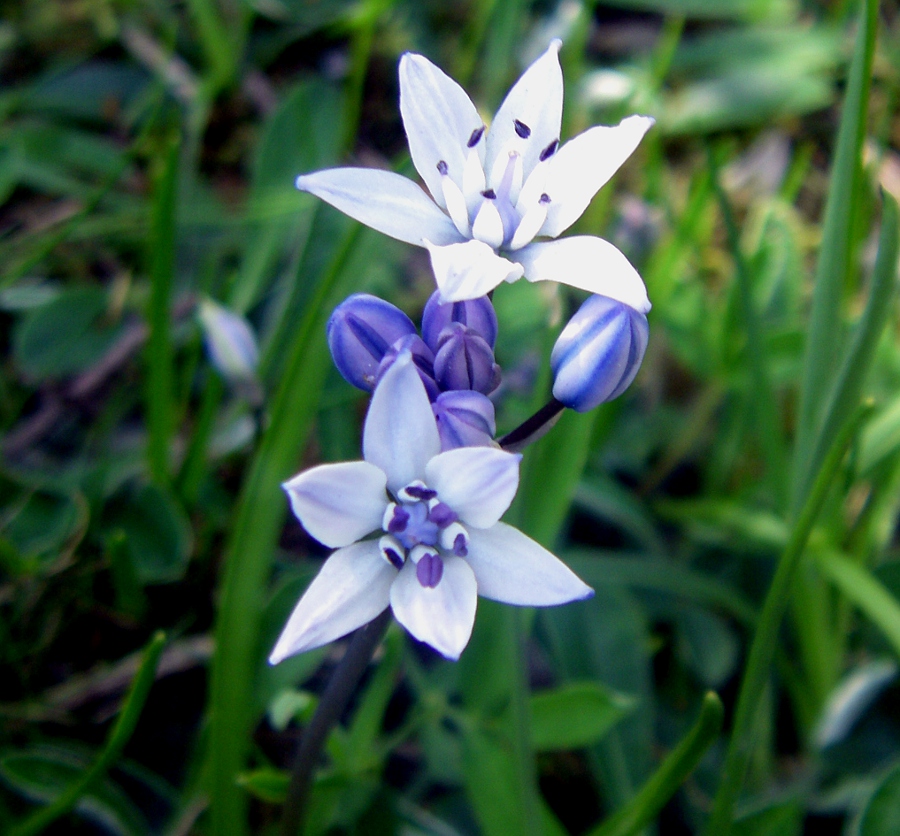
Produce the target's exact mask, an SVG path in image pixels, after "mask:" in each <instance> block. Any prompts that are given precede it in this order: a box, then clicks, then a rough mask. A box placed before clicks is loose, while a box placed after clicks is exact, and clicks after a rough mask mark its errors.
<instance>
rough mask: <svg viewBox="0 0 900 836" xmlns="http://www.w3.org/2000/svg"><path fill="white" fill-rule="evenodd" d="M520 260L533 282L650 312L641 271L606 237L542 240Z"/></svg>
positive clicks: (521, 253)
mask: <svg viewBox="0 0 900 836" xmlns="http://www.w3.org/2000/svg"><path fill="white" fill-rule="evenodd" d="M455 246H460V245H459V244H457V245H455ZM516 258H517V259H518V261H519V262H521V264H522V266H523V267H524V268H525V276H526V278H527V279H528V281H530V282H560V283H561V284H567V285H569V286H570V287H577V288H578V289H579V290H586V291H588V293H597V294H599V295H600V296H609V297H610V299H616V300H618V301H619V302H624V303H625V304H626V305H631V307H632V308H634V309H635V310H637V311H640V312H641V313H644V314H645V313H647V311H649V310H650V300H649V299H648V298H647V288H646V287H644V282H643V280H642V279H641V277H640V275H639V274H638V271H637V270H635V269H634V267H632V266H631V262H629V261H628V259H627V258H625V256H624V254H623V253H622V252H621V251H620V250H618V249H617V248H616V247H614V246H613V245H612V244H610V243H609V241H604V240H603V239H602V238H595V237H593V236H592V235H576V236H573V237H572V238H560V239H559V240H557V241H538V242H536V243H534V244H529V245H528V246H527V247H523V248H522V249H521V250H518V251H517V252H516Z"/></svg>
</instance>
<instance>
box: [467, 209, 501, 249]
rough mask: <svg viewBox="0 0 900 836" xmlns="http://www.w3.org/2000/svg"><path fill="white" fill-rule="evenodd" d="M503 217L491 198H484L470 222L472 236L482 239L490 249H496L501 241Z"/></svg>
mask: <svg viewBox="0 0 900 836" xmlns="http://www.w3.org/2000/svg"><path fill="white" fill-rule="evenodd" d="M504 234H505V233H504V231H503V218H501V217H500V212H499V211H498V209H497V204H496V203H495V202H494V201H493V200H487V199H485V200H484V201H483V202H482V204H481V207H480V208H479V210H478V214H476V215H475V220H474V221H473V222H472V237H473V238H476V239H477V240H479V241H483V242H484V243H485V244H487V245H488V246H489V247H491V249H494V250H496V249H498V248H499V247H500V245H501V244H502V243H503V237H504Z"/></svg>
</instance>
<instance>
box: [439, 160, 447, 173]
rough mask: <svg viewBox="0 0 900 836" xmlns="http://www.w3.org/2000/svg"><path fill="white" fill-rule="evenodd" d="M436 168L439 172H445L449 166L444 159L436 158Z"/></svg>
mask: <svg viewBox="0 0 900 836" xmlns="http://www.w3.org/2000/svg"><path fill="white" fill-rule="evenodd" d="M437 170H438V172H439V173H440V174H446V173H447V172H448V171H449V170H450V168H449V166H448V165H447V163H446V162H445V161H444V160H438V164H437Z"/></svg>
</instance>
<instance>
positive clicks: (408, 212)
mask: <svg viewBox="0 0 900 836" xmlns="http://www.w3.org/2000/svg"><path fill="white" fill-rule="evenodd" d="M297 188H298V189H300V190H301V191H304V192H309V193H310V194H314V195H315V196H316V197H319V198H321V199H322V200H324V201H325V202H326V203H330V204H331V205H332V206H334V207H335V209H340V211H341V212H343V213H344V214H345V215H349V216H350V217H351V218H353V219H354V220H357V221H359V222H360V223H363V224H365V225H366V226H370V227H372V229H377V230H378V231H379V232H383V233H384V234H385V235H390V236H391V238H396V239H397V240H398V241H405V242H406V243H407V244H415V245H416V246H417V247H423V246H425V245H424V244H423V241H424V240H425V239H426V238H427V239H428V240H429V241H431V242H433V243H440V244H452V243H455V242H458V241H462V240H464V239H463V237H462V235H460V233H459V231H458V230H457V228H456V227H455V226H454V225H453V221H451V220H450V218H449V217H447V215H445V214H444V213H443V212H442V211H441V209H440V207H439V206H438V205H437V204H436V203H435V202H434V201H433V200H432V199H431V198H430V197H428V195H427V194H425V192H424V191H422V189H420V188H419V186H417V185H416V184H415V183H413V181H412V180H409V179H408V178H406V177H402V176H401V175H399V174H394V172H392V171H382V170H381V169H378V168H327V169H324V170H323V171H315V172H313V173H312V174H301V175H300V176H299V177H298V178H297Z"/></svg>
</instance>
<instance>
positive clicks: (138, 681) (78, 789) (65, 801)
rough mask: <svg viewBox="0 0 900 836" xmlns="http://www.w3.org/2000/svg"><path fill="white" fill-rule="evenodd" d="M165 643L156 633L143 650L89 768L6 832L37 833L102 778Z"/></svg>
mask: <svg viewBox="0 0 900 836" xmlns="http://www.w3.org/2000/svg"><path fill="white" fill-rule="evenodd" d="M165 643H166V636H165V634H164V633H161V632H157V633H155V634H154V636H153V638H152V639H151V640H150V643H149V644H148V645H147V648H146V649H145V650H144V658H143V660H142V662H141V666H140V668H139V669H138V672H137V673H136V674H135V677H134V679H133V680H132V681H131V689H130V690H129V692H128V696H126V697H125V702H124V703H123V705H122V710H121V711H120V712H119V717H118V719H117V720H116V724H115V726H113V729H112V731H111V732H110V734H109V737H108V738H107V739H106V743H105V744H104V746H103V750H102V751H101V752H100V755H99V757H98V758H97V760H96V761H94V763H93V765H92V766H91V768H90V769H88V770H87V771H86V772H85V773H84V775H83V776H82V777H81V778H80V779H79V780H77V781H76V782H75V783H73V784H72V785H71V786H70V787H69V788H68V789H67V790H65V792H63V793H62V794H61V795H60V796H59V797H58V798H57V799H56V800H55V801H54V802H53V803H52V804H50V805H48V806H47V807H44V808H43V809H42V810H38V811H37V812H36V813H34V814H33V815H31V816H29V817H28V818H27V819H25V821H23V822H21V823H20V824H19V825H18V826H16V827H13V828H12V830H10V831H9V833H8V836H36V834H38V833H42V832H43V831H44V830H45V829H46V828H47V827H49V826H50V825H51V824H52V823H53V822H55V821H56V820H57V819H58V818H60V816H64V815H65V814H66V813H68V812H69V811H70V810H71V809H72V808H73V807H74V806H75V805H76V804H77V803H78V800H79V799H80V798H81V797H82V796H83V795H84V794H85V793H86V792H87V791H88V790H89V789H90V787H91V785H92V784H94V783H95V782H96V781H98V780H99V779H100V778H102V777H103V775H104V774H105V773H106V771H107V770H108V769H109V768H110V767H111V766H112V765H113V764H114V763H115V762H116V760H117V759H118V757H119V755H120V754H121V753H122V750H123V749H124V748H125V744H126V743H128V741H129V740H130V739H131V735H132V734H133V733H134V729H135V727H136V726H137V723H138V719H139V718H140V716H141V711H143V708H144V703H145V702H146V701H147V695H148V694H149V693H150V687H151V686H152V685H153V682H154V678H155V676H156V666H157V664H158V663H159V657H160V655H161V654H162V650H163V647H164V646H165Z"/></svg>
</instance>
